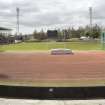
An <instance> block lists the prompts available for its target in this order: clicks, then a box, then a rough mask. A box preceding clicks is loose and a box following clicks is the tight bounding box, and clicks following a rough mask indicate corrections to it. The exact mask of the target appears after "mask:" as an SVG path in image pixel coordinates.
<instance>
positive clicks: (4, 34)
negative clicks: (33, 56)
mask: <svg viewBox="0 0 105 105" xmlns="http://www.w3.org/2000/svg"><path fill="white" fill-rule="evenodd" d="M11 31H12V30H11V29H8V28H4V27H0V44H9V43H14V40H15V39H14V37H13V36H12V35H11Z"/></svg>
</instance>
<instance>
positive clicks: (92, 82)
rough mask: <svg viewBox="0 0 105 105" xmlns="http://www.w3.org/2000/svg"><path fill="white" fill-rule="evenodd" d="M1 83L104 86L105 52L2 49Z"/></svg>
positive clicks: (0, 63)
mask: <svg viewBox="0 0 105 105" xmlns="http://www.w3.org/2000/svg"><path fill="white" fill-rule="evenodd" d="M0 84H9V85H10V84H11V85H25V86H62V87H66V86H101V85H102V86H103V85H105V52H102V51H98V52H96V51H81V52H74V55H51V54H49V53H46V52H45V53H43V52H40V53H38V52H37V53H35V52H27V53H26V52H17V53H16V52H2V53H0Z"/></svg>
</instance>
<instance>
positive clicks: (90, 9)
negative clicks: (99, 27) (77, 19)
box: [89, 7, 93, 34]
mask: <svg viewBox="0 0 105 105" xmlns="http://www.w3.org/2000/svg"><path fill="white" fill-rule="evenodd" d="M89 14H90V34H92V27H93V20H92V18H93V13H92V7H89Z"/></svg>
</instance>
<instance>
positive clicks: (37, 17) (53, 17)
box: [0, 0, 105, 33]
mask: <svg viewBox="0 0 105 105" xmlns="http://www.w3.org/2000/svg"><path fill="white" fill-rule="evenodd" d="M90 6H92V7H93V15H94V16H93V23H94V24H99V25H105V22H104V21H105V0H0V26H4V27H9V28H12V29H14V32H15V31H16V30H15V28H16V7H19V8H20V32H24V33H32V32H33V30H34V29H38V30H40V29H41V28H44V29H51V28H53V29H55V28H66V27H72V26H74V27H78V26H85V25H88V24H89V7H90Z"/></svg>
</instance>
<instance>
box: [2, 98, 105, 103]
mask: <svg viewBox="0 0 105 105" xmlns="http://www.w3.org/2000/svg"><path fill="white" fill-rule="evenodd" d="M0 105H105V100H73V101H57V100H54V101H50V100H49V101H48V100H44V101H40V100H18V99H3V98H1V99H0Z"/></svg>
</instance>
